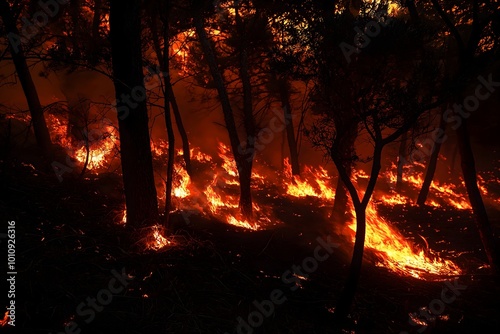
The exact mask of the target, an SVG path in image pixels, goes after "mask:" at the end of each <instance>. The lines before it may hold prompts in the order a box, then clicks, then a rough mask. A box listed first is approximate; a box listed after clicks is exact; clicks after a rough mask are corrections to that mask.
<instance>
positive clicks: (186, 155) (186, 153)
mask: <svg viewBox="0 0 500 334" xmlns="http://www.w3.org/2000/svg"><path fill="white" fill-rule="evenodd" d="M154 11H155V8H153V12H152V13H151V26H150V28H151V34H152V36H153V49H154V50H155V53H156V57H157V58H158V61H159V62H160V69H161V70H162V71H163V72H168V75H169V77H170V68H168V69H166V68H165V67H164V66H163V65H162V64H163V61H162V57H163V56H162V51H161V47H160V39H159V36H158V31H157V27H156V17H157V13H156V12H154ZM168 42H169V41H164V43H167V44H168ZM165 89H166V98H168V100H169V101H170V105H171V106H172V111H173V113H174V117H175V123H176V124H177V130H179V134H180V135H181V140H182V157H183V159H184V163H185V164H186V172H187V173H188V175H189V177H193V168H192V165H191V150H190V148H189V139H188V135H187V132H186V129H185V127H184V123H183V121H182V116H181V113H180V110H179V105H178V104H177V100H176V99H175V94H174V88H173V86H172V82H171V80H170V79H169V80H165Z"/></svg>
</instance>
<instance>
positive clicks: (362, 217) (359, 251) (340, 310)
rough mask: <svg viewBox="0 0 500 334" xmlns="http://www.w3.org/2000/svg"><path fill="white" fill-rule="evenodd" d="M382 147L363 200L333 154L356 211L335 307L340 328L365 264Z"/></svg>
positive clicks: (378, 148) (377, 150)
mask: <svg viewBox="0 0 500 334" xmlns="http://www.w3.org/2000/svg"><path fill="white" fill-rule="evenodd" d="M382 148H383V145H380V144H379V143H376V144H375V149H374V152H373V161H372V169H371V172H370V179H369V181H368V185H367V187H366V191H365V193H364V195H363V198H362V200H360V199H359V197H358V193H357V190H356V188H355V187H354V184H353V183H352V181H351V179H350V177H349V174H348V172H347V170H346V169H345V168H344V163H343V161H342V159H341V158H340V156H338V155H335V153H333V154H332V159H333V161H334V163H335V166H336V167H337V170H338V171H339V175H340V176H339V177H340V178H341V179H342V181H343V182H344V184H345V185H346V187H347V189H348V190H349V194H350V196H351V198H352V199H353V205H354V210H355V212H356V237H355V241H354V250H353V254H352V259H351V265H350V267H349V273H348V276H347V279H346V283H345V285H344V288H343V290H342V293H341V294H340V297H339V300H338V302H337V305H336V307H335V313H334V317H335V325H336V326H338V329H340V328H342V326H343V325H344V323H345V322H346V320H347V316H348V315H349V312H350V310H351V306H352V303H353V301H354V296H355V295H356V290H357V286H358V282H359V278H360V275H361V268H362V264H363V253H364V247H365V235H366V208H367V206H368V203H369V202H370V199H371V196H372V194H373V190H374V189H375V184H376V182H377V179H378V176H379V173H380V168H381V160H382Z"/></svg>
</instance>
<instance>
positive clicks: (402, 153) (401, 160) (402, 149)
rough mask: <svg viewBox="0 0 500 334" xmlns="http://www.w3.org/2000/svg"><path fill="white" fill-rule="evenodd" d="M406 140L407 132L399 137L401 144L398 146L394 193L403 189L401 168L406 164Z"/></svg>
mask: <svg viewBox="0 0 500 334" xmlns="http://www.w3.org/2000/svg"><path fill="white" fill-rule="evenodd" d="M407 139H408V132H405V133H403V135H402V136H401V143H400V144H399V153H398V170H397V178H396V191H397V192H398V193H399V192H401V189H402V188H403V168H404V166H405V162H406V142H407Z"/></svg>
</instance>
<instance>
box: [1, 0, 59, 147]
mask: <svg viewBox="0 0 500 334" xmlns="http://www.w3.org/2000/svg"><path fill="white" fill-rule="evenodd" d="M0 16H1V17H2V20H3V23H4V25H5V30H6V33H7V35H8V36H11V37H13V38H15V37H17V38H21V35H20V34H19V30H18V29H17V26H16V22H15V20H14V17H13V16H12V11H11V9H10V6H9V3H8V2H7V1H6V0H0ZM9 39H10V38H9ZM13 43H14V42H13V41H10V43H9V50H10V53H11V55H12V59H13V62H14V66H15V68H16V72H17V76H18V77H19V81H20V82H21V86H22V88H23V92H24V95H25V97H26V101H27V103H28V108H29V110H30V114H31V121H32V123H33V131H34V133H35V138H36V142H37V144H38V146H39V147H40V149H41V150H42V152H43V153H44V154H50V153H51V151H52V141H51V139H50V133H49V130H48V128H47V123H46V122H45V118H44V115H43V108H42V105H41V103H40V99H39V97H38V92H37V90H36V87H35V83H34V82H33V78H32V77H31V73H30V70H29V67H28V64H27V63H26V56H25V54H24V50H23V47H22V45H21V44H18V45H16V46H14V45H13Z"/></svg>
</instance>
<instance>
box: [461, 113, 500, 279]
mask: <svg viewBox="0 0 500 334" xmlns="http://www.w3.org/2000/svg"><path fill="white" fill-rule="evenodd" d="M462 122H463V123H462V125H461V126H460V127H459V128H458V129H457V135H458V147H459V151H460V157H461V167H462V173H463V176H464V182H465V186H466V188H467V193H468V195H469V201H470V204H471V206H472V211H473V213H474V219H475V221H476V226H477V228H478V230H479V236H480V238H481V242H482V243H483V247H484V251H485V252H486V256H487V257H488V262H489V264H490V265H491V266H492V268H493V270H495V271H497V272H498V270H499V268H500V267H499V263H498V254H497V250H496V247H495V239H494V237H493V232H492V229H491V225H490V220H489V218H488V214H487V212H486V208H485V206H484V202H483V198H482V196H481V192H480V190H479V187H478V186H477V172H476V162H475V159H474V154H473V152H472V146H471V143H470V138H469V131H468V129H467V120H466V119H463V120H462Z"/></svg>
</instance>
